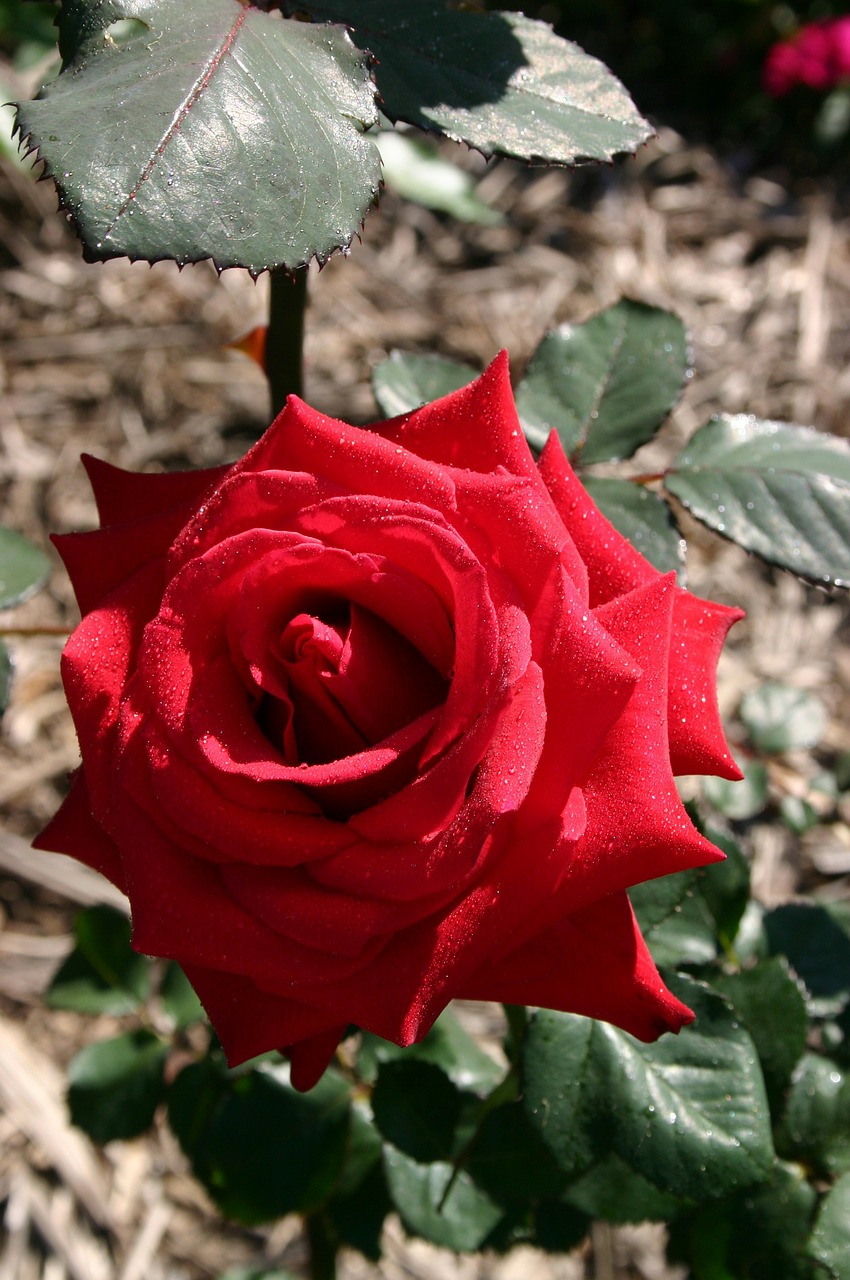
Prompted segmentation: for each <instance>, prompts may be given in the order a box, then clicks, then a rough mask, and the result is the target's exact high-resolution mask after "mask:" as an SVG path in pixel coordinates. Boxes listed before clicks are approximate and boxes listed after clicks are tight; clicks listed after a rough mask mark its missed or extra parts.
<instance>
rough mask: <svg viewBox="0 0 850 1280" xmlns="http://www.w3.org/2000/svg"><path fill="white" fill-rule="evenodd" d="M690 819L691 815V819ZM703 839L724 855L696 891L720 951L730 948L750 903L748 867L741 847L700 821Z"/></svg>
mask: <svg viewBox="0 0 850 1280" xmlns="http://www.w3.org/2000/svg"><path fill="white" fill-rule="evenodd" d="M691 816H693V815H691ZM697 827H698V829H699V831H700V832H701V834H702V835H704V836H705V838H706V839H707V840H710V841H711V843H712V844H716V845H717V847H718V849H720V850H722V852H723V853H725V854H726V861H725V862H715V863H714V864H713V865H712V866H710V867H706V868H705V870H704V872H703V873H702V878H701V879H700V883H699V887H700V893H701V894H702V896H703V899H704V901H705V904H706V906H707V907H708V909H709V911H710V912H711V914H712V916H713V917H714V927H715V929H716V931H717V938H718V940H719V942H720V944H721V946H722V947H725V948H727V949H728V948H729V947H731V946H732V943H733V942H734V941H735V940H736V938H737V936H738V929H739V927H740V925H741V921H742V919H743V918H744V913H745V912H746V910H747V904H748V903H749V901H750V867H749V863H748V862H747V859H746V858H745V857H744V854H743V852H742V850H741V846H740V845H739V844H738V842H737V841H736V840H733V838H732V837H731V836H730V835H727V834H726V832H725V831H718V830H717V828H716V827H712V826H711V825H709V824H707V823H703V822H701V821H698V822H697Z"/></svg>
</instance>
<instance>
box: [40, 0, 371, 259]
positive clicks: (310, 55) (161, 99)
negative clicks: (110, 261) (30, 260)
mask: <svg viewBox="0 0 850 1280" xmlns="http://www.w3.org/2000/svg"><path fill="white" fill-rule="evenodd" d="M59 25H60V48H61V50H62V54H63V60H64V65H63V71H62V74H61V75H60V76H59V77H58V78H57V79H56V80H55V81H54V82H53V83H52V84H49V85H47V86H46V87H45V88H44V89H43V90H42V93H41V96H40V98H38V99H36V101H34V102H27V103H23V104H21V105H20V107H19V108H18V121H17V127H18V130H19V132H20V135H21V138H22V139H23V140H24V142H25V143H26V145H27V146H28V147H29V148H32V149H36V150H37V151H38V153H39V155H40V157H41V159H43V160H44V162H45V164H46V167H47V172H48V173H49V174H50V175H51V176H52V177H53V179H54V180H55V182H56V185H57V187H58V189H59V196H60V200H61V203H62V205H63V207H64V208H65V209H66V210H67V212H68V213H69V215H70V217H71V219H72V221H73V222H74V224H75V226H76V228H77V231H78V233H79V235H80V237H81V239H82V241H83V245H84V253H85V256H86V257H87V258H88V259H90V260H100V259H104V258H115V257H123V256H127V257H130V258H133V259H137V258H142V259H145V260H147V261H149V262H155V261H158V260H159V259H161V258H173V259H175V260H176V261H177V262H179V263H185V262H197V261H199V260H201V259H203V258H212V260H213V261H214V263H215V265H216V266H217V267H218V268H223V267H234V266H240V267H247V268H248V269H249V271H251V272H253V273H254V274H257V273H259V272H261V271H263V270H265V269H267V268H273V267H287V268H295V267H299V266H304V265H305V264H306V263H308V262H309V261H310V260H311V258H314V257H315V258H318V259H319V261H324V260H325V259H326V258H328V257H329V255H330V254H331V253H333V252H334V250H335V249H339V248H340V247H344V246H346V245H348V244H349V243H350V242H351V240H352V238H353V236H354V235H355V234H356V233H357V231H358V230H359V228H360V226H361V224H362V222H363V218H364V217H365V215H366V213H367V211H368V209H369V206H370V204H371V203H372V200H373V199H374V196H375V194H376V192H377V189H378V186H379V182H380V157H379V154H378V150H377V147H376V146H375V144H374V143H373V142H372V140H371V139H370V138H367V137H364V134H363V130H364V129H365V128H367V127H368V126H370V125H373V124H375V123H376V121H377V112H376V108H375V86H374V83H373V81H372V79H371V74H370V72H369V69H368V66H367V61H366V59H365V58H364V56H363V55H362V54H361V53H359V52H358V50H357V49H355V48H354V46H353V44H352V43H351V40H350V39H349V37H348V36H347V35H346V33H345V32H344V31H342V30H341V29H340V28H338V27H335V28H334V27H323V28H321V29H319V28H317V27H312V26H310V25H309V24H305V23H301V22H285V21H283V20H282V19H281V18H280V15H279V14H270V13H264V12H262V11H261V10H260V9H256V8H253V7H252V6H251V5H249V4H247V3H243V2H242V0H66V2H65V3H64V4H63V6H62V11H61V14H60V17H59Z"/></svg>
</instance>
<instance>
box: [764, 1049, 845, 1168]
mask: <svg viewBox="0 0 850 1280" xmlns="http://www.w3.org/2000/svg"><path fill="white" fill-rule="evenodd" d="M776 1145H777V1148H778V1150H779V1151H780V1153H781V1154H782V1155H784V1156H785V1157H786V1158H787V1159H789V1160H796V1161H799V1162H800V1163H801V1164H805V1165H806V1166H808V1167H809V1168H810V1169H812V1170H813V1171H814V1174H815V1176H820V1177H829V1176H833V1177H836V1176H840V1175H841V1174H845V1173H850V1075H848V1074H847V1071H846V1070H843V1069H842V1067H841V1065H840V1064H839V1063H838V1062H836V1061H835V1060H834V1059H832V1058H824V1057H821V1055H820V1054H819V1053H806V1054H804V1055H803V1057H802V1058H801V1060H800V1062H799V1063H798V1064H797V1067H796V1070H795V1071H794V1077H793V1080H792V1082H791V1088H790V1090H789V1093H788V1097H787V1100H786V1103H785V1111H784V1114H783V1117H782V1122H781V1124H780V1125H779V1127H778V1129H777V1134H776Z"/></svg>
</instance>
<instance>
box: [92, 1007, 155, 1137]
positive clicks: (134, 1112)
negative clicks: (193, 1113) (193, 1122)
mask: <svg viewBox="0 0 850 1280" xmlns="http://www.w3.org/2000/svg"><path fill="white" fill-rule="evenodd" d="M167 1053H168V1045H167V1044H166V1043H165V1041H164V1040H160V1038H159V1036H157V1035H154V1033H153V1032H152V1031H148V1030H146V1029H145V1028H144V1027H140V1028H138V1029H137V1030H135V1031H127V1032H125V1033H124V1035H120V1036H115V1037H113V1038H112V1039H111V1040H100V1041H98V1042H97V1043H96V1044H89V1045H86V1047H85V1048H84V1049H81V1050H80V1052H79V1053H78V1054H77V1055H76V1057H75V1058H74V1059H73V1060H72V1062H71V1064H70V1066H69V1068H68V1109H69V1111H70V1113H71V1119H72V1121H73V1122H74V1124H75V1125H78V1126H79V1128H81V1129H84V1130H85V1132H86V1133H87V1134H88V1135H89V1137H90V1138H93V1139H94V1141H95V1142H112V1141H113V1140H114V1139H116V1138H135V1137H136V1136H137V1135H138V1134H140V1133H144V1131H145V1129H147V1128H148V1127H149V1125H150V1124H151V1123H152V1122H153V1117H154V1112H155V1111H156V1109H157V1107H158V1106H159V1104H160V1102H161V1101H162V1100H163V1098H164V1096H165V1084H164V1080H163V1070H164V1067H165V1058H166V1054H167Z"/></svg>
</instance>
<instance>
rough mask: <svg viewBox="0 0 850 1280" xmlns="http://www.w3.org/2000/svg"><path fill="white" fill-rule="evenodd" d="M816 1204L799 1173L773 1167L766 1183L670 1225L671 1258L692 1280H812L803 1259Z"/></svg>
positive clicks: (786, 1167)
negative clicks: (684, 1265) (686, 1267)
mask: <svg viewBox="0 0 850 1280" xmlns="http://www.w3.org/2000/svg"><path fill="white" fill-rule="evenodd" d="M816 1202H817V1193H816V1191H815V1189H814V1187H813V1186H812V1185H811V1183H809V1182H808V1181H807V1180H806V1178H805V1176H804V1175H803V1172H802V1170H801V1169H800V1168H799V1167H796V1166H793V1165H784V1164H782V1163H780V1162H779V1161H777V1162H776V1164H775V1165H774V1168H773V1171H772V1173H771V1178H770V1181H769V1182H766V1183H762V1184H761V1185H760V1186H758V1187H753V1188H751V1189H750V1190H748V1191H745V1192H743V1193H740V1194H738V1195H735V1196H732V1197H730V1198H729V1199H728V1200H721V1201H714V1202H713V1203H711V1204H708V1205H704V1206H702V1207H701V1208H699V1209H697V1210H695V1211H694V1212H692V1213H689V1214H687V1215H685V1216H684V1217H680V1218H679V1219H678V1221H676V1222H674V1224H673V1230H672V1238H671V1246H672V1247H671V1249H670V1254H671V1256H672V1258H675V1259H677V1260H682V1261H686V1260H687V1261H690V1262H691V1264H692V1266H693V1273H692V1274H693V1276H694V1280H817V1278H816V1276H815V1275H814V1274H813V1265H812V1263H811V1261H810V1260H809V1259H807V1257H806V1246H807V1242H808V1237H809V1232H810V1231H811V1224H812V1217H813V1214H814V1210H815V1205H816ZM683 1246H684V1248H683Z"/></svg>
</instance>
